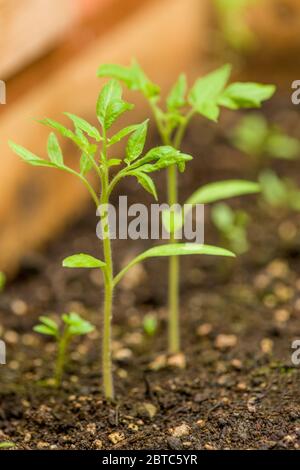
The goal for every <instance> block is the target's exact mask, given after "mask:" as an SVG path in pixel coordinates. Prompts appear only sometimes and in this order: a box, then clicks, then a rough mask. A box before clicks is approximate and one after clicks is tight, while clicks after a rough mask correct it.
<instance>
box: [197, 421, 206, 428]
mask: <svg viewBox="0 0 300 470" xmlns="http://www.w3.org/2000/svg"><path fill="white" fill-rule="evenodd" d="M196 424H197V426H199V427H200V428H204V427H205V425H206V422H205V420H204V419H198V421H196Z"/></svg>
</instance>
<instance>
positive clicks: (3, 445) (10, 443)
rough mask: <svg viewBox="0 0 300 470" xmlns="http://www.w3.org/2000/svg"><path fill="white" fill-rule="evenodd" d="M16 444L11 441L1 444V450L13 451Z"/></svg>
mask: <svg viewBox="0 0 300 470" xmlns="http://www.w3.org/2000/svg"><path fill="white" fill-rule="evenodd" d="M15 445H16V444H14V443H13V442H10V441H4V442H0V449H11V448H12V447H15Z"/></svg>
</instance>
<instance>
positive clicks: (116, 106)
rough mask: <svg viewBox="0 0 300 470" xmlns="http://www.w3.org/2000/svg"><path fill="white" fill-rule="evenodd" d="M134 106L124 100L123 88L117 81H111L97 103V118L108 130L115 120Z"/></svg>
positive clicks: (105, 86) (103, 89)
mask: <svg viewBox="0 0 300 470" xmlns="http://www.w3.org/2000/svg"><path fill="white" fill-rule="evenodd" d="M132 107H133V105H131V104H129V103H126V102H125V101H123V100H122V88H121V85H120V84H119V82H117V81H116V80H114V79H113V80H110V81H109V82H108V83H106V85H104V87H103V88H102V90H101V93H100V95H99V98H98V101H97V116H98V119H99V122H100V124H101V125H102V127H103V128H104V129H106V130H108V129H109V128H110V127H111V126H112V124H113V123H114V122H115V120H116V119H117V118H118V117H119V116H121V114H123V113H124V112H125V111H127V110H129V109H132Z"/></svg>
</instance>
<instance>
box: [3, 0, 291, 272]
mask: <svg viewBox="0 0 300 470" xmlns="http://www.w3.org/2000/svg"><path fill="white" fill-rule="evenodd" d="M0 31H1V42H0V80H3V81H5V83H6V94H7V96H6V104H5V105H4V104H3V105H0V153H1V172H0V190H1V198H0V270H3V271H5V272H6V273H7V274H8V275H13V274H14V273H15V272H17V270H18V268H19V266H20V263H22V262H23V260H24V257H26V256H28V254H29V253H34V252H35V251H36V250H37V249H40V248H41V247H43V246H44V245H45V243H46V242H47V241H49V240H51V239H53V238H54V237H55V236H56V235H57V233H59V231H62V230H63V229H64V226H65V224H66V223H69V222H70V221H72V220H73V219H74V218H76V217H78V216H79V215H80V214H81V213H82V211H83V210H84V208H85V206H86V204H87V196H86V194H85V191H84V189H82V188H81V187H80V185H78V184H77V182H76V181H74V179H73V178H71V177H69V176H68V175H64V174H61V173H59V172H57V171H48V170H47V169H45V170H42V169H38V170H36V169H34V168H31V167H28V166H27V165H26V164H24V163H23V162H21V161H19V160H18V158H17V157H16V156H14V155H13V154H12V152H11V151H10V150H9V149H8V145H7V141H8V139H13V140H15V141H17V142H18V143H20V144H22V145H24V146H26V147H28V148H30V149H31V150H32V151H34V152H35V153H37V154H40V155H44V154H45V142H46V136H47V134H48V131H47V130H45V129H44V128H42V126H40V125H39V124H38V123H36V122H35V121H34V120H35V119H38V118H43V117H46V116H47V117H51V118H53V119H58V120H60V121H61V122H64V120H65V117H64V116H62V112H63V111H69V112H73V113H75V114H78V115H80V116H82V117H84V118H86V119H88V120H90V121H91V122H95V123H96V121H95V113H94V103H95V100H96V98H97V94H98V92H99V89H100V86H101V82H100V81H99V79H97V77H96V70H97V68H98V66H99V65H100V64H101V63H104V62H119V63H123V64H127V63H128V62H129V61H130V60H131V58H132V57H136V58H137V59H138V61H140V62H141V64H142V66H143V67H145V69H146V71H147V73H148V74H149V75H150V76H151V77H152V79H153V80H154V81H157V82H158V83H160V85H161V86H162V88H163V89H166V88H167V86H169V85H170V84H171V83H172V82H174V80H175V78H176V77H177V75H178V74H179V73H180V72H182V71H186V72H187V74H188V76H189V80H190V82H191V81H192V80H193V78H194V77H196V76H197V75H199V74H201V73H203V72H207V71H209V70H211V69H212V68H213V67H216V66H218V65H219V64H222V63H224V62H231V63H233V65H234V74H235V78H241V79H247V80H254V81H262V82H270V83H276V84H277V85H278V86H279V89H280V93H282V94H283V95H285V96H286V99H287V100H289V99H290V98H289V95H291V83H292V81H294V80H296V79H297V78H299V76H297V73H298V71H299V58H300V35H299V31H300V3H299V0H259V1H257V0H0ZM130 99H132V100H133V101H135V103H136V109H135V115H131V116H130V117H129V119H130V121H131V122H133V120H134V119H137V118H138V117H140V118H142V117H143V116H144V115H145V114H146V112H147V108H146V105H145V104H144V103H143V102H139V101H137V98H136V96H130ZM64 150H65V152H66V155H67V158H72V155H71V149H70V148H69V147H67V146H66V147H65V148H64Z"/></svg>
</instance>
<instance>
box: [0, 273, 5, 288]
mask: <svg viewBox="0 0 300 470" xmlns="http://www.w3.org/2000/svg"><path fill="white" fill-rule="evenodd" d="M5 284H6V276H5V274H4V273H3V272H2V271H0V292H2V291H3V290H4V287H5Z"/></svg>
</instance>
